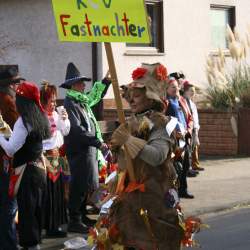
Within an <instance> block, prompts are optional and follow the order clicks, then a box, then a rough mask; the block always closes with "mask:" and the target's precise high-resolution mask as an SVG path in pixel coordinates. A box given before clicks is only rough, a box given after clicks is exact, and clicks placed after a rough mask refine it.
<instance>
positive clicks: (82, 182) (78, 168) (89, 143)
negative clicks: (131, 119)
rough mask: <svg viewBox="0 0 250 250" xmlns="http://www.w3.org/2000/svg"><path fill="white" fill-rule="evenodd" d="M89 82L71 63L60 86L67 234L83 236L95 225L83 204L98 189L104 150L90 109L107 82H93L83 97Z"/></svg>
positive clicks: (107, 85) (104, 145) (108, 80)
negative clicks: (65, 123) (66, 126)
mask: <svg viewBox="0 0 250 250" xmlns="http://www.w3.org/2000/svg"><path fill="white" fill-rule="evenodd" d="M86 81H91V79H90V78H88V77H86V76H82V75H81V74H80V72H79V70H78V69H77V68H76V66H75V65H74V64H73V63H69V64H68V67H67V73H66V80H65V82H64V83H63V84H62V85H61V86H60V87H62V88H65V89H68V91H67V94H66V98H65V100H64V107H65V109H66V111H67V113H68V116H69V120H70V124H71V128H70V132H69V135H67V136H66V137H65V146H66V155H67V159H68V162H69V166H70V172H71V180H70V191H69V203H68V208H69V219H70V221H69V224H68V231H69V232H77V233H87V232H88V229H89V227H90V226H92V225H93V224H94V223H95V220H91V219H89V218H88V217H87V215H86V213H87V211H86V202H87V198H88V195H89V194H90V192H92V191H94V190H96V189H97V188H98V185H99V180H98V176H99V173H98V166H99V170H100V168H101V167H102V165H103V164H105V161H104V158H103V156H102V153H101V150H105V149H106V147H107V146H106V144H105V143H103V140H102V135H101V131H100V128H99V125H98V123H97V121H96V119H95V116H94V114H93V112H92V110H91V108H92V107H93V106H94V105H96V104H97V103H98V102H99V101H100V100H101V99H102V98H103V96H104V95H105V93H106V91H107V89H108V87H109V85H110V83H111V81H110V79H108V78H104V79H103V80H102V81H100V82H95V83H94V86H93V87H92V89H91V91H90V92H89V93H86V94H85V93H84V90H85V82H86Z"/></svg>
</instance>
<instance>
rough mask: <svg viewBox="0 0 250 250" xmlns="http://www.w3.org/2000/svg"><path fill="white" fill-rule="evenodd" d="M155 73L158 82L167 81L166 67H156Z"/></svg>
mask: <svg viewBox="0 0 250 250" xmlns="http://www.w3.org/2000/svg"><path fill="white" fill-rule="evenodd" d="M155 72H156V78H157V79H158V80H159V81H165V80H167V75H168V72H167V69H166V67H164V66H163V65H162V64H160V65H159V66H157V67H156V69H155Z"/></svg>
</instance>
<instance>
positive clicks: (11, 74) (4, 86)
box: [0, 66, 24, 250]
mask: <svg viewBox="0 0 250 250" xmlns="http://www.w3.org/2000/svg"><path fill="white" fill-rule="evenodd" d="M22 80H24V79H22V78H20V77H19V75H18V71H17V69H16V68H15V67H14V66H8V67H6V68H5V69H3V70H2V71H1V72H0V113H1V118H2V119H3V120H4V121H5V122H6V123H4V122H2V121H1V123H0V133H3V134H5V135H6V136H7V137H8V136H9V135H10V129H9V126H10V128H11V129H13V127H14V124H15V122H16V120H17V118H18V113H17V110H16V104H15V95H16V93H15V92H16V87H17V84H19V83H20V81H22ZM7 124H8V125H9V126H8V125H7ZM10 172H11V158H10V157H8V156H7V154H6V153H5V152H4V150H3V149H2V148H1V149H0V249H4V250H17V238H16V228H15V220H14V219H15V215H16V211H17V204H16V199H15V198H13V197H9V195H8V188H9V177H10Z"/></svg>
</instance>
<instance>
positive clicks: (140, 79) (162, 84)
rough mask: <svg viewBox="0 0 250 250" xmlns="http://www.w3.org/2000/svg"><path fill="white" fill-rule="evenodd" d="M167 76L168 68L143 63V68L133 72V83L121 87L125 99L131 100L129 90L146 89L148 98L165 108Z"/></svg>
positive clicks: (157, 64) (158, 64)
mask: <svg viewBox="0 0 250 250" xmlns="http://www.w3.org/2000/svg"><path fill="white" fill-rule="evenodd" d="M167 75H168V73H167V69H166V67H165V66H163V65H162V64H160V63H154V64H147V63H142V65H141V67H139V68H137V69H135V70H134V71H133V73H132V78H133V81H132V82H131V83H129V84H127V85H123V86H121V88H122V89H123V97H124V98H125V99H127V100H129V90H131V89H133V88H145V89H146V96H147V97H148V98H149V99H151V100H155V101H156V102H158V103H159V104H161V105H162V108H164V101H163V100H164V98H165V92H166V83H167Z"/></svg>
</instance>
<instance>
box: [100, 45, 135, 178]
mask: <svg viewBox="0 0 250 250" xmlns="http://www.w3.org/2000/svg"><path fill="white" fill-rule="evenodd" d="M104 45H105V50H106V54H107V59H108V65H109V71H110V75H111V80H112V85H113V90H114V95H115V102H116V107H117V114H118V119H119V122H120V123H121V124H124V123H125V122H126V120H125V114H124V110H123V106H122V99H121V95H120V90H119V84H118V78H117V73H116V67H115V61H114V56H113V51H112V47H111V43H104ZM125 156H126V160H127V161H126V162H127V171H128V174H129V179H130V181H135V173H134V168H133V164H132V160H131V157H130V156H129V154H128V151H127V149H126V147H125Z"/></svg>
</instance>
